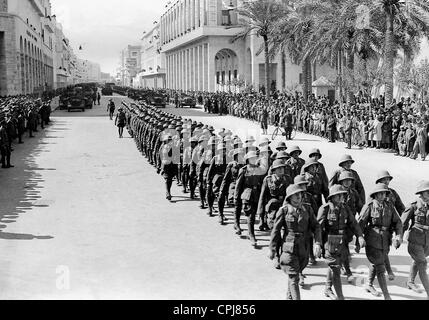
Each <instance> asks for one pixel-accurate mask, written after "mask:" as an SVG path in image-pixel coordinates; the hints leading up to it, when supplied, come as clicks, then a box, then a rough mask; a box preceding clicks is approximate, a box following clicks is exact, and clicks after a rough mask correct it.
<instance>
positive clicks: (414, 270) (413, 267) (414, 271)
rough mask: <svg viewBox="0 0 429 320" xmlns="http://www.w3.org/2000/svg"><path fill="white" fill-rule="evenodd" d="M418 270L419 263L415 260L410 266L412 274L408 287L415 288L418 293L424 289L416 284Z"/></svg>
mask: <svg viewBox="0 0 429 320" xmlns="http://www.w3.org/2000/svg"><path fill="white" fill-rule="evenodd" d="M418 271H419V269H418V267H417V264H416V263H415V262H413V264H412V265H411V268H410V276H409V278H408V281H407V288H408V289H410V290H413V291H414V292H416V293H422V290H421V289H420V288H419V286H417V285H416V278H417V273H418Z"/></svg>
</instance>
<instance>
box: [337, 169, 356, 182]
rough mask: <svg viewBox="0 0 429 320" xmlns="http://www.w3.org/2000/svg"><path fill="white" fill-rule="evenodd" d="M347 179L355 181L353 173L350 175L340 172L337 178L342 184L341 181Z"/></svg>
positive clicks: (347, 172)
mask: <svg viewBox="0 0 429 320" xmlns="http://www.w3.org/2000/svg"><path fill="white" fill-rule="evenodd" d="M347 179H349V180H353V181H355V180H356V178H355V176H354V175H353V173H351V172H349V171H343V172H341V174H340V176H339V177H338V182H342V181H344V180H347Z"/></svg>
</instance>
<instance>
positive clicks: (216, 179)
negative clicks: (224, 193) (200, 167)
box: [207, 143, 227, 224]
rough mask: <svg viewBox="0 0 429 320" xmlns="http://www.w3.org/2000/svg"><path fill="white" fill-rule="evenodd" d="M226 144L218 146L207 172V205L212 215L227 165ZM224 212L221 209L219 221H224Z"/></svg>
mask: <svg viewBox="0 0 429 320" xmlns="http://www.w3.org/2000/svg"><path fill="white" fill-rule="evenodd" d="M224 147H225V146H224V144H223V143H222V144H220V145H219V146H218V148H217V151H218V154H217V155H216V156H214V157H213V159H212V160H211V162H210V166H209V169H208V172H207V205H208V207H209V212H210V215H211V214H213V205H214V201H215V199H219V193H220V188H221V185H222V181H223V177H224V176H225V171H226V167H227V163H226V149H225V148H224ZM224 219H225V217H224V215H223V212H220V211H219V222H220V223H221V224H223V222H224Z"/></svg>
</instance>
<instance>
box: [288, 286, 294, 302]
mask: <svg viewBox="0 0 429 320" xmlns="http://www.w3.org/2000/svg"><path fill="white" fill-rule="evenodd" d="M286 300H293V298H292V294H291V293H290V288H289V285H288V287H287V293H286Z"/></svg>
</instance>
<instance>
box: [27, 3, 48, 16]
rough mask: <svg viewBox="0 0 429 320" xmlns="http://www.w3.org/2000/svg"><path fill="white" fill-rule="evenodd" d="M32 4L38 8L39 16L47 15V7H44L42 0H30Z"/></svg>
mask: <svg viewBox="0 0 429 320" xmlns="http://www.w3.org/2000/svg"><path fill="white" fill-rule="evenodd" d="M30 3H31V5H32V6H33V8H34V9H35V10H36V12H37V13H38V14H39V16H41V17H44V16H45V8H44V7H43V4H42V1H41V0H30Z"/></svg>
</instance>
